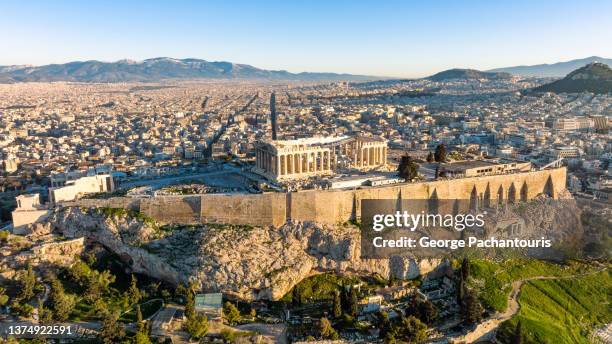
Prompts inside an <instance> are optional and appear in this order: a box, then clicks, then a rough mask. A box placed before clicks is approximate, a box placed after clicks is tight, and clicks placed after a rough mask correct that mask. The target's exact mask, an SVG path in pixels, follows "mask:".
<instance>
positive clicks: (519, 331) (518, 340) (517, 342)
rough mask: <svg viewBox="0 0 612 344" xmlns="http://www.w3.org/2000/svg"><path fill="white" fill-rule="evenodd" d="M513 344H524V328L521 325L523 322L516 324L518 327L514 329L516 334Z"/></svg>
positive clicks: (511, 341) (513, 336) (512, 340)
mask: <svg viewBox="0 0 612 344" xmlns="http://www.w3.org/2000/svg"><path fill="white" fill-rule="evenodd" d="M510 343H511V344H522V343H523V327H522V325H521V321H520V320H519V321H518V322H517V323H516V327H515V328H514V334H513V335H512V339H511V340H510Z"/></svg>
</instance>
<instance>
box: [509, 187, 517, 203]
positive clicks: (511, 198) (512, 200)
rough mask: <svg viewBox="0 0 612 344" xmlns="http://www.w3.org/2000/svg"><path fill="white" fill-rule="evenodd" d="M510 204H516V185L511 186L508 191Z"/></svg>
mask: <svg viewBox="0 0 612 344" xmlns="http://www.w3.org/2000/svg"><path fill="white" fill-rule="evenodd" d="M508 203H510V204H514V203H516V188H515V187H514V183H512V184H510V188H509V189H508Z"/></svg>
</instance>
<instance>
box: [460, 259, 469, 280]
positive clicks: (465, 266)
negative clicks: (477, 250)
mask: <svg viewBox="0 0 612 344" xmlns="http://www.w3.org/2000/svg"><path fill="white" fill-rule="evenodd" d="M468 276H470V262H469V261H468V259H467V257H464V258H463V261H461V277H463V280H464V281H467V280H468Z"/></svg>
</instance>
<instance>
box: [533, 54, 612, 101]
mask: <svg viewBox="0 0 612 344" xmlns="http://www.w3.org/2000/svg"><path fill="white" fill-rule="evenodd" d="M533 90H534V91H535V92H555V93H581V92H585V91H586V92H592V93H598V94H602V93H612V69H611V68H610V66H608V65H607V64H604V63H599V62H593V63H589V64H588V65H586V66H584V67H582V68H579V69H576V70H575V71H573V72H571V73H569V74H568V75H567V76H566V77H565V78H563V79H560V80H557V81H553V82H551V83H550V84H546V85H542V86H539V87H536V88H534V89H533Z"/></svg>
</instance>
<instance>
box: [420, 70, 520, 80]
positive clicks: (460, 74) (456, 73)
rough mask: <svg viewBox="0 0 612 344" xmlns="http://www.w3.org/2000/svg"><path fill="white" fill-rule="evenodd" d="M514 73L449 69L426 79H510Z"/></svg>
mask: <svg viewBox="0 0 612 344" xmlns="http://www.w3.org/2000/svg"><path fill="white" fill-rule="evenodd" d="M511 77H512V75H510V74H509V73H501V72H481V71H479V70H476V69H459V68H455V69H449V70H445V71H442V72H439V73H436V74H434V75H432V76H429V77H427V78H426V79H428V80H431V81H448V80H456V79H463V80H476V79H478V80H482V79H485V80H499V79H510V78H511Z"/></svg>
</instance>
